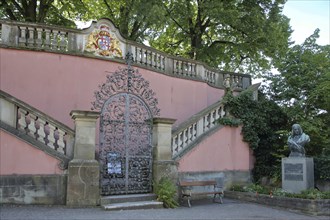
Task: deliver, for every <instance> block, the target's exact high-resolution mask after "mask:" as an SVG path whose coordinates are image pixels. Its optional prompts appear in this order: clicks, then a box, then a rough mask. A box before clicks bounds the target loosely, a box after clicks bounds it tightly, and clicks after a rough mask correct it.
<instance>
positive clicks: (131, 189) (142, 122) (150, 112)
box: [92, 60, 160, 195]
mask: <svg viewBox="0 0 330 220" xmlns="http://www.w3.org/2000/svg"><path fill="white" fill-rule="evenodd" d="M149 86H150V84H149V82H148V81H146V80H145V79H144V78H143V77H142V75H141V74H139V72H138V71H137V70H133V69H132V68H131V63H130V61H129V60H128V67H127V68H124V69H119V70H118V71H116V72H114V73H113V74H111V75H107V80H106V82H105V83H104V84H102V85H100V86H99V91H97V92H95V99H96V100H95V101H94V102H93V103H92V105H93V108H92V109H95V110H101V117H100V149H99V160H100V165H101V178H100V181H101V189H102V190H101V191H102V194H103V195H109V194H127V193H145V192H150V191H151V182H152V146H151V135H152V118H153V117H154V116H157V115H159V112H160V110H159V109H158V107H157V104H158V101H157V99H156V98H155V93H154V92H153V91H152V90H151V89H150V88H149Z"/></svg>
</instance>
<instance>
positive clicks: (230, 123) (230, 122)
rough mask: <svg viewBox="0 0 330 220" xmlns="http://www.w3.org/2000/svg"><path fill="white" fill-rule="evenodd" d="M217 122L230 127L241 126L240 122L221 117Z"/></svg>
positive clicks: (235, 119) (231, 118)
mask: <svg viewBox="0 0 330 220" xmlns="http://www.w3.org/2000/svg"><path fill="white" fill-rule="evenodd" d="M218 122H219V123H220V124H222V125H227V126H230V127H238V126H239V125H241V124H242V122H241V120H239V119H237V118H233V117H223V118H220V119H219V121H218Z"/></svg>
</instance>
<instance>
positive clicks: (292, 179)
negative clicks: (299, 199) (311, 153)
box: [282, 157, 314, 193]
mask: <svg viewBox="0 0 330 220" xmlns="http://www.w3.org/2000/svg"><path fill="white" fill-rule="evenodd" d="M313 188H314V161H313V158H308V157H287V158H282V189H284V190H286V191H288V192H291V193H300V192H301V191H302V190H306V189H313Z"/></svg>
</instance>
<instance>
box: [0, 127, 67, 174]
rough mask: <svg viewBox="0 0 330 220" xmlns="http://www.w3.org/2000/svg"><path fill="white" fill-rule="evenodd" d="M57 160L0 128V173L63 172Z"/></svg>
mask: <svg viewBox="0 0 330 220" xmlns="http://www.w3.org/2000/svg"><path fill="white" fill-rule="evenodd" d="M59 163H60V161H59V160H57V159H56V158H53V157H51V156H49V155H48V154H46V153H44V152H43V151H41V150H39V149H36V148H35V147H33V146H31V145H30V144H27V143H26V142H24V141H22V140H20V139H17V138H16V137H14V136H12V135H11V134H8V133H7V132H4V131H2V130H0V175H12V174H63V171H62V170H60V169H59V167H58V164H59Z"/></svg>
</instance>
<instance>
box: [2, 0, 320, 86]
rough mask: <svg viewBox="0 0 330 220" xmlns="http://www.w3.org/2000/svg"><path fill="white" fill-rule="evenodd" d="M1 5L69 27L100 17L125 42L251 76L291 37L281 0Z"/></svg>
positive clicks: (19, 16)
mask: <svg viewBox="0 0 330 220" xmlns="http://www.w3.org/2000/svg"><path fill="white" fill-rule="evenodd" d="M0 1H1V7H0V13H1V14H0V17H1V18H7V19H11V20H17V21H30V22H38V23H51V24H57V25H64V26H68V27H73V26H74V21H76V20H80V21H87V20H97V19H100V18H104V17H105V18H109V19H110V20H112V21H113V22H114V24H115V25H116V26H117V27H118V28H119V30H120V32H121V33H122V35H123V36H124V37H125V38H127V39H130V40H134V41H138V42H140V43H145V42H148V43H149V44H150V45H151V46H152V47H155V48H156V49H159V50H162V51H164V52H167V53H170V54H172V55H180V56H183V57H188V58H193V59H196V60H200V61H204V62H206V63H207V64H209V65H211V66H213V67H219V68H221V69H223V70H227V71H240V72H246V73H249V74H254V75H256V74H258V73H261V72H262V71H264V70H269V69H270V67H271V59H269V58H276V57H279V56H281V54H284V52H285V51H286V49H287V47H288V39H289V36H290V33H291V30H290V26H289V20H288V18H286V17H285V16H284V15H282V13H281V12H282V8H283V5H284V3H285V2H286V0H276V1H271V0H260V1H252V0H231V1H228V0H162V1H159V0H79V1H69V0H29V1H27V0H0ZM322 88H324V87H322Z"/></svg>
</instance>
